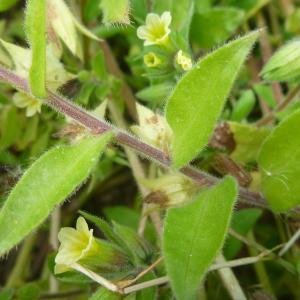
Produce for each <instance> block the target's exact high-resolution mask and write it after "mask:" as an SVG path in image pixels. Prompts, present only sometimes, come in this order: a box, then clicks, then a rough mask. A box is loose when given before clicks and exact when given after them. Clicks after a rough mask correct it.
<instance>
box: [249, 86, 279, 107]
mask: <svg viewBox="0 0 300 300" xmlns="http://www.w3.org/2000/svg"><path fill="white" fill-rule="evenodd" d="M253 89H254V91H255V93H256V94H257V95H258V96H259V97H260V98H261V99H262V100H263V101H265V102H266V103H267V104H268V106H269V107H271V108H274V107H275V106H276V100H275V98H274V94H273V90H272V87H271V86H270V85H267V84H264V83H258V84H254V85H253Z"/></svg>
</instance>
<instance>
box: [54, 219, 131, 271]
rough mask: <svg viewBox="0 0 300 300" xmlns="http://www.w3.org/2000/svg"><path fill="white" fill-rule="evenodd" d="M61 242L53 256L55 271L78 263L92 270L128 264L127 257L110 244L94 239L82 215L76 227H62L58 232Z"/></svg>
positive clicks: (64, 269)
mask: <svg viewBox="0 0 300 300" xmlns="http://www.w3.org/2000/svg"><path fill="white" fill-rule="evenodd" d="M58 239H59V241H60V243H61V245H60V247H59V249H58V253H57V255H56V257H55V263H56V265H55V273H56V274H59V273H63V272H66V271H70V270H71V269H72V265H73V264H75V263H78V264H80V265H82V266H83V267H86V268H88V269H90V270H94V271H100V270H101V271H108V270H111V269H112V270H117V269H121V268H122V267H124V265H126V264H128V259H127V257H126V256H125V255H124V254H123V253H122V252H120V251H119V250H118V249H117V248H115V247H114V246H113V245H112V244H110V243H108V242H106V241H103V240H100V239H96V238H95V237H94V236H93V229H89V228H88V225H87V223H86V221H85V219H84V218H83V217H79V218H78V219H77V222H76V229H74V228H72V227H64V228H62V229H61V230H60V232H59V234H58Z"/></svg>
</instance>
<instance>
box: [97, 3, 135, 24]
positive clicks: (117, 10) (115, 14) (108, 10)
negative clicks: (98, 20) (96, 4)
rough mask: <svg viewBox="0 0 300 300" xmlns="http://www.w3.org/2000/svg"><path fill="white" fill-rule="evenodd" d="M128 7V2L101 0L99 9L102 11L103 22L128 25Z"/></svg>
mask: <svg viewBox="0 0 300 300" xmlns="http://www.w3.org/2000/svg"><path fill="white" fill-rule="evenodd" d="M129 7H130V3H129V0H115V1H111V0H102V1H101V3H100V8H101V9H102V11H103V22H104V23H106V24H111V23H121V24H122V23H124V24H130V19H129Z"/></svg>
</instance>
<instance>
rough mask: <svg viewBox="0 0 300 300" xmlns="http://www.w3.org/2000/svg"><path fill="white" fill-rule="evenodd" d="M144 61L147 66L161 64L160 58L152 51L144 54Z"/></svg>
mask: <svg viewBox="0 0 300 300" xmlns="http://www.w3.org/2000/svg"><path fill="white" fill-rule="evenodd" d="M144 63H145V65H146V66H147V67H148V68H155V67H157V66H158V65H160V64H161V60H160V58H159V57H157V55H156V54H155V53H154V52H149V53H147V54H145V55H144Z"/></svg>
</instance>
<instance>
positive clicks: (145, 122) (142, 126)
mask: <svg viewBox="0 0 300 300" xmlns="http://www.w3.org/2000/svg"><path fill="white" fill-rule="evenodd" d="M137 112H138V117H139V125H138V126H137V125H135V126H131V129H132V131H133V132H134V133H135V134H136V135H137V136H138V137H140V138H141V139H143V140H144V141H145V142H147V143H149V144H151V145H153V146H155V147H158V148H160V149H162V150H163V151H165V152H166V153H167V152H168V149H169V146H170V145H171V140H172V130H171V128H170V126H169V124H168V123H167V121H166V119H165V118H164V117H163V116H161V115H159V114H155V113H154V112H152V111H151V110H150V109H148V108H147V107H145V106H143V105H140V104H137Z"/></svg>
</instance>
